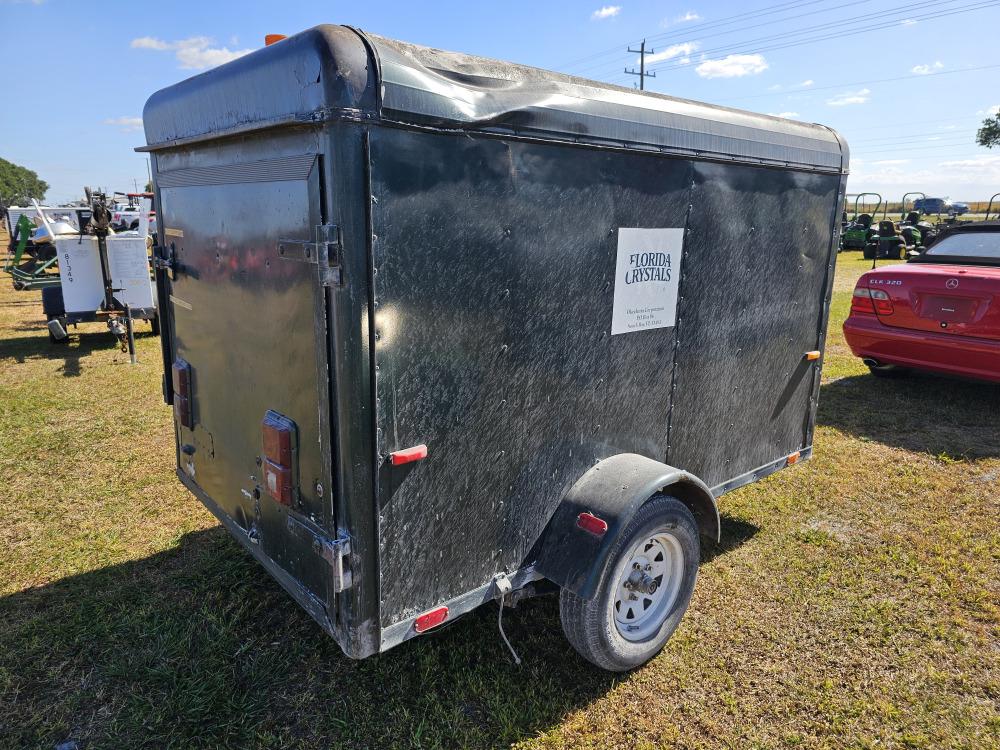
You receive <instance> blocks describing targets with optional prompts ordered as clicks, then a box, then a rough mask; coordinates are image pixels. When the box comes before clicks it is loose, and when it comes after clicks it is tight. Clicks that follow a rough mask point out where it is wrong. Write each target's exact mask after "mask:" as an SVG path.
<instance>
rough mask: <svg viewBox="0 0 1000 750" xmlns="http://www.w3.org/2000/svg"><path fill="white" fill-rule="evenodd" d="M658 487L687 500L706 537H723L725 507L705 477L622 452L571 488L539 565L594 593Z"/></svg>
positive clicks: (546, 536) (556, 579) (567, 584)
mask: <svg viewBox="0 0 1000 750" xmlns="http://www.w3.org/2000/svg"><path fill="white" fill-rule="evenodd" d="M658 492H665V493H667V494H669V495H672V496H673V497H676V498H677V499H678V500H680V501H681V502H683V503H684V504H685V505H686V506H687V507H688V508H690V510H691V512H692V514H693V515H694V517H695V520H696V521H697V522H698V528H699V530H700V531H701V534H702V536H706V537H709V538H710V539H712V540H713V541H718V539H719V533H720V524H719V509H718V506H717V505H716V502H715V496H714V495H713V494H712V491H711V490H710V489H709V488H708V487H707V486H706V485H705V483H704V482H702V481H701V480H700V479H698V477H696V476H694V475H693V474H689V473H688V472H686V471H682V470H681V469H677V468H675V467H673V466H668V465H667V464H664V463H660V462H659V461H654V460H653V459H650V458H646V457H645V456H639V455H636V454H634V453H622V454H619V455H617V456H612V457H611V458H606V459H604V460H603V461H601V462H600V463H598V464H596V465H595V466H594V467H593V468H591V469H590V470H589V471H588V472H587V473H586V474H584V475H583V476H582V477H581V478H580V479H579V481H577V483H576V484H575V485H573V487H572V488H570V490H569V492H567V493H566V495H565V497H564V498H563V500H562V502H561V503H560V504H559V507H558V508H556V511H555V513H554V514H553V515H552V518H551V519H550V520H549V523H548V526H547V527H546V529H545V532H544V533H543V535H542V540H541V546H540V549H539V555H538V559H537V561H536V563H535V566H536V570H537V571H538V572H539V573H541V574H542V575H543V576H545V577H546V578H548V579H549V580H550V581H552V582H553V583H555V584H557V585H559V586H561V587H562V588H565V589H569V590H570V591H572V592H573V593H574V594H576V595H577V596H580V597H583V598H585V599H590V598H592V597H593V596H594V594H595V592H596V591H597V587H598V584H599V583H600V576H601V571H602V570H603V569H604V564H605V561H606V559H607V556H608V554H609V552H610V550H611V547H612V545H613V544H614V542H615V539H616V538H617V537H618V534H619V532H620V531H621V530H622V529H623V528H625V526H626V525H627V524H628V522H629V520H630V519H631V518H632V515H633V514H634V513H635V512H636V511H637V510H638V509H639V508H640V507H642V505H644V504H645V503H646V501H647V500H649V499H650V498H651V497H653V496H654V495H655V494H657V493H658ZM602 529H603V531H602Z"/></svg>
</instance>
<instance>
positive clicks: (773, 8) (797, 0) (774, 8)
mask: <svg viewBox="0 0 1000 750" xmlns="http://www.w3.org/2000/svg"><path fill="white" fill-rule="evenodd" d="M818 2H823V0H805V1H803V0H792V1H791V2H783V3H777V4H776V5H768V6H765V7H763V8H761V9H759V10H752V11H747V12H745V13H737V14H736V15H733V16H725V17H723V18H720V19H717V20H715V21H704V22H702V23H696V24H692V25H690V26H685V27H684V28H683V29H680V30H677V31H673V32H666V33H664V34H660V35H658V36H655V37H651V38H653V39H660V38H669V37H670V36H672V35H679V34H685V35H686V34H690V33H691V32H694V33H698V32H699V30H704V29H708V28H714V27H718V26H720V25H722V26H725V25H729V24H732V23H736V22H737V21H738V20H740V19H743V18H746V17H747V16H767V15H772V14H774V13H780V12H782V10H781V9H783V8H787V7H788V6H791V7H792V8H794V7H796V6H804V5H815V4H816V3H818ZM639 41H640V40H638V39H633V40H632V41H630V42H628V43H627V46H631V45H633V44H638V43H639ZM620 49H621V45H615V46H614V47H609V48H607V49H605V50H602V51H601V52H596V53H594V54H591V55H586V56H585V57H579V58H576V59H575V60H570V61H569V62H567V63H563V64H561V65H558V66H556V69H557V70H565V69H568V68H570V67H572V66H574V65H577V64H579V63H581V62H588V61H590V60H593V59H595V58H598V57H606V56H608V55H611V54H618V51H619V50H620Z"/></svg>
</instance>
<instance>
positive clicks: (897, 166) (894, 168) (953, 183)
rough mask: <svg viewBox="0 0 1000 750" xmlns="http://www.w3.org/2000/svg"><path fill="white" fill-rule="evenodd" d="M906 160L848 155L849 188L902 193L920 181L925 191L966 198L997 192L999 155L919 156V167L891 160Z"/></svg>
mask: <svg viewBox="0 0 1000 750" xmlns="http://www.w3.org/2000/svg"><path fill="white" fill-rule="evenodd" d="M904 161H905V160H897V159H885V160H882V162H881V163H880V162H872V164H871V166H870V167H865V166H862V164H863V162H862V161H861V160H860V159H854V158H852V159H851V167H852V169H853V170H854V171H853V172H852V174H851V176H850V177H849V178H848V185H847V189H848V190H859V189H860V190H875V191H877V192H880V193H882V194H883V195H885V194H886V193H889V194H891V195H895V194H900V195H901V194H902V193H903V192H904V191H905V190H908V189H912V188H913V186H914V185H919V186H920V188H921V189H922V190H924V191H925V192H926V193H927V194H928V195H953V196H956V197H958V198H959V199H965V200H977V199H978V200H985V199H987V198H989V196H991V195H992V194H993V193H995V192H996V187H995V185H996V184H997V183H998V182H1000V156H996V155H994V156H989V155H985V154H984V155H980V156H972V157H970V158H967V159H952V160H949V161H940V162H937V163H936V164H931V163H927V161H926V160H921V165H922V166H921V167H920V168H916V169H915V168H914V166H913V165H912V164H905V163H891V162H904Z"/></svg>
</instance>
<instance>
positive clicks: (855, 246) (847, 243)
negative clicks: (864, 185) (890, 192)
mask: <svg viewBox="0 0 1000 750" xmlns="http://www.w3.org/2000/svg"><path fill="white" fill-rule="evenodd" d="M869 196H870V197H873V198H875V199H876V203H875V209H874V210H873V211H871V212H870V213H869V212H868V211H863V210H862V209H863V208H864V207H865V201H864V200H863V199H865V198H867V197H869ZM881 205H882V196H881V195H879V194H878V193H858V194H857V195H856V196H854V216H853V217H852V218H851V219H850V221H847V223H846V224H845V226H844V230H843V231H842V232H841V234H840V249H841V250H864V249H865V248H866V247H867V246H868V244H869V243H870V241H871V237H872V235H873V234H874V233H875V230H874V229H873V228H872V222H873V221H874V219H873V218H872V217H873V216H874V215H875V214H877V213H878V209H879V207H880V206H881ZM865 257H867V256H865Z"/></svg>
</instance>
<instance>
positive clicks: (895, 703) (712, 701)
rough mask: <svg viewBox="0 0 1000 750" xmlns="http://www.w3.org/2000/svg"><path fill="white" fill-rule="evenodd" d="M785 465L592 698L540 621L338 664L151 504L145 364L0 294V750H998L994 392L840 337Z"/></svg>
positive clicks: (735, 502) (732, 508)
mask: <svg viewBox="0 0 1000 750" xmlns="http://www.w3.org/2000/svg"><path fill="white" fill-rule="evenodd" d="M857 256H858V254H856V253H848V254H844V255H842V256H841V262H840V268H839V271H838V277H837V286H836V289H837V292H836V297H835V301H834V307H833V319H832V322H831V332H830V340H829V343H828V346H827V352H826V357H825V362H824V366H825V369H824V385H823V391H822V396H821V400H820V415H819V424H820V426H819V428H818V430H817V434H816V441H815V458H814V459H813V460H811V461H809V462H806V463H804V464H802V465H800V466H797V467H795V468H794V469H791V470H788V471H785V472H781V473H779V474H777V475H775V476H773V477H771V478H769V479H768V480H766V481H763V482H761V483H759V484H757V485H753V486H750V487H747V488H744V489H742V490H740V491H738V492H734V493H732V494H730V495H728V496H726V497H725V498H724V499H723V501H722V509H723V511H724V513H725V519H724V524H725V529H724V540H723V543H722V544H721V545H720V546H719V547H718V548H713V549H708V550H706V551H705V559H704V563H703V565H702V568H701V572H700V579H699V584H698V587H697V589H696V591H695V597H694V601H693V603H692V606H691V610H690V612H689V614H688V615H687V618H686V619H685V621H684V623H683V624H682V626H681V628H680V630H679V632H678V633H677V635H676V636H675V638H674V639H673V640H672V641H671V642H670V644H668V646H667V648H666V649H665V650H664V652H663V653H662V654H661V655H660V656H659V657H658V658H656V659H655V660H654V661H653V662H652V663H651V664H649V665H648V666H646V667H645V668H643V669H640V670H638V671H636V672H634V673H632V674H629V675H624V676H617V677H616V676H609V675H606V674H602V673H599V672H596V671H594V670H593V669H591V668H590V667H589V666H587V665H586V664H584V663H583V662H582V661H581V660H580V659H579V658H578V657H577V656H576V654H575V653H574V652H573V651H572V650H571V649H570V647H569V646H568V645H567V644H566V642H565V640H564V639H563V637H562V634H561V632H560V626H559V622H558V613H557V609H556V606H555V603H554V602H553V601H552V600H546V599H543V600H536V601H530V602H527V603H525V604H523V605H522V606H521V607H520V608H519V609H518V610H516V611H514V612H511V613H510V614H509V615H508V616H507V617H505V623H506V624H507V627H508V629H509V633H510V635H511V638H512V640H513V642H514V643H515V645H516V646H517V648H518V649H519V650H520V651H521V653H522V655H523V656H524V657H526V660H525V665H524V666H523V667H521V668H518V667H515V666H514V665H513V664H511V662H510V660H509V658H508V656H507V653H506V650H505V648H504V646H503V644H502V643H501V642H500V641H499V639H498V637H497V634H496V628H495V611H494V610H492V609H491V608H484V610H483V611H481V612H477V613H474V614H473V615H470V616H469V617H466V618H464V619H462V620H459V621H458V622H456V623H455V624H454V625H452V626H450V627H448V628H445V629H443V630H442V631H441V632H439V633H435V634H433V635H432V636H430V637H427V638H422V639H418V640H416V641H411V642H409V643H407V644H405V645H403V646H402V647H400V648H398V649H395V650H394V651H391V652H389V653H387V654H385V655H383V656H379V657H375V658H372V659H368V660H365V661H363V662H352V661H349V660H347V659H346V658H344V657H343V656H342V655H341V654H340V652H339V651H338V649H337V647H336V646H335V645H334V643H333V642H332V641H331V640H330V639H329V638H327V637H326V636H324V635H323V634H322V633H321V632H320V630H319V628H318V627H317V626H315V625H314V624H313V623H312V622H311V621H310V620H309V619H308V617H307V616H306V615H305V614H303V613H302V612H301V611H300V610H299V609H298V607H297V606H296V605H295V604H294V603H293V602H292V601H291V600H290V599H289V598H288V597H287V596H286V595H284V594H283V593H282V592H281V591H280V589H279V588H278V587H277V585H276V584H274V583H273V582H272V581H271V580H270V579H269V578H267V577H266V576H265V575H264V573H263V571H262V570H261V569H260V568H259V567H258V566H257V565H255V564H254V563H253V561H252V560H251V559H250V558H249V557H248V556H247V555H245V554H244V553H243V552H242V551H241V550H240V549H239V548H238V547H237V546H236V544H235V543H234V542H232V541H230V539H229V538H228V537H227V536H226V534H225V533H223V532H222V531H221V530H220V529H219V528H218V527H217V526H216V525H215V523H214V522H213V520H212V518H211V517H210V516H209V514H208V513H207V512H206V511H205V510H203V509H202V507H201V506H200V505H199V504H198V503H197V502H195V501H194V499H193V498H191V497H190V496H189V495H188V494H187V493H186V492H185V491H184V490H182V488H181V487H180V485H179V484H178V483H177V482H176V481H175V480H174V478H173V474H172V455H173V447H172V433H171V425H170V413H169V410H168V409H167V408H166V407H164V406H163V405H162V403H161V400H160V385H159V378H160V362H159V351H158V345H157V342H156V340H155V339H154V338H153V337H151V336H149V335H143V336H141V337H140V339H139V358H140V363H139V364H138V365H137V366H134V367H133V366H131V365H129V363H128V358H127V356H126V355H123V354H121V353H120V352H118V351H117V349H116V348H115V347H114V345H113V342H112V341H111V338H110V336H109V335H108V334H107V333H105V332H104V331H103V330H102V329H101V327H100V326H96V325H94V326H81V332H82V335H81V336H79V337H75V339H76V340H75V341H74V343H73V344H71V345H70V346H68V347H53V346H51V345H50V344H49V343H48V341H47V338H46V336H45V332H44V330H43V328H42V320H41V306H40V304H39V303H38V300H37V298H36V295H32V294H29V293H15V292H13V291H12V290H11V289H10V288H9V287H3V288H2V289H0V476H3V477H4V482H5V488H4V489H5V491H4V492H3V493H0V513H2V514H3V518H4V524H3V525H2V526H0V738H2V741H0V745H4V746H9V747H43V748H52V747H55V745H56V744H57V743H60V742H64V741H75V742H77V743H78V745H79V747H80V748H87V749H88V750H89V749H90V748H104V747H107V748H118V747H130V748H140V747H151V748H152V747H156V748H159V747H185V748H187V747H250V746H260V747H317V746H320V747H338V748H341V747H343V748H372V747H379V748H391V747H401V748H403V747H429V748H432V747H500V746H516V747H518V748H522V749H523V750H530V749H534V748H563V747H579V748H609V747H615V748H663V747H683V748H718V747H724V748H772V747H797V748H802V747H806V748H827V747H836V748H989V747H998V746H1000V716H998V710H997V706H998V703H1000V612H998V602H1000V590H998V585H997V581H998V579H1000V552H998V550H1000V532H998V524H997V518H998V512H1000V505H998V498H1000V428H998V425H1000V395H998V389H997V388H996V387H993V386H987V385H981V384H973V383H961V382H956V381H948V380H944V379H938V378H930V377H923V376H916V377H912V378H909V379H905V380H899V381H889V382H885V381H881V380H876V379H875V378H872V377H870V376H868V375H867V371H866V369H865V367H864V366H863V365H862V364H861V363H860V362H858V361H857V360H855V359H854V358H853V357H850V356H849V352H847V350H846V347H845V346H844V342H843V337H842V335H841V334H840V324H841V322H842V321H843V318H844V317H845V316H846V314H847V308H848V305H849V298H850V292H851V289H852V288H853V285H854V280H856V278H857V277H858V276H859V275H860V273H861V272H863V270H864V268H865V267H867V264H865V263H864V262H863V261H860V260H859V259H858V258H857Z"/></svg>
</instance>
